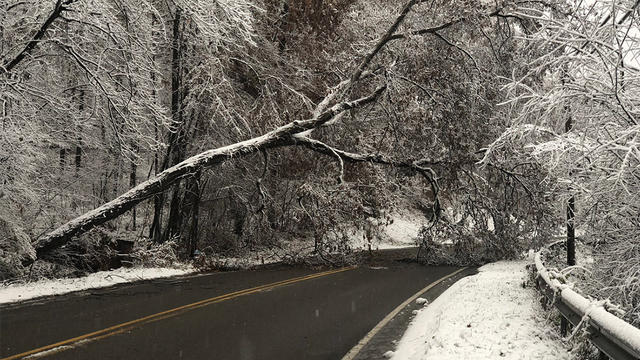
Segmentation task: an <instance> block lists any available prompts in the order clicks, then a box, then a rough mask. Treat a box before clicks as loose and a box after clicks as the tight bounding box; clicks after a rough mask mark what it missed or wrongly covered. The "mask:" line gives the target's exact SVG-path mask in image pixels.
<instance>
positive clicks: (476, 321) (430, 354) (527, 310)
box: [387, 261, 571, 360]
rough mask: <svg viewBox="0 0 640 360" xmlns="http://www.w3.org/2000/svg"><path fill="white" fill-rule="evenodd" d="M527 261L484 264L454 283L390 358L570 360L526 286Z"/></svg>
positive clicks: (419, 316) (421, 313) (414, 324)
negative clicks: (468, 275) (470, 274)
mask: <svg viewBox="0 0 640 360" xmlns="http://www.w3.org/2000/svg"><path fill="white" fill-rule="evenodd" d="M526 264H527V262H526V261H501V262H497V263H493V264H489V265H485V266H483V267H481V268H480V273H479V274H478V275H475V276H470V277H466V278H463V279H461V280H460V281H458V282H457V283H455V284H454V285H453V286H451V287H450V288H449V289H448V290H447V291H445V292H444V293H443V294H442V295H440V296H439V297H438V298H437V299H436V300H435V301H434V302H433V303H431V304H428V305H426V306H425V307H424V308H423V309H421V310H420V311H419V312H418V314H417V315H416V317H415V318H414V320H413V321H412V323H411V325H410V326H409V328H408V329H407V331H406V332H405V334H404V336H403V337H402V339H401V340H400V342H399V344H398V347H397V349H396V350H395V352H394V353H393V355H392V359H395V360H422V359H438V360H448V359H452V360H453V359H455V360H458V359H522V360H526V359H554V360H555V359H570V358H571V357H570V354H569V353H568V351H567V349H565V348H564V347H563V344H562V342H561V341H560V339H559V336H558V335H556V334H557V329H552V328H551V327H550V326H549V325H548V321H547V319H546V315H545V313H544V312H543V310H542V308H541V306H540V304H539V303H538V301H537V295H536V293H535V289H532V288H530V287H527V288H523V287H522V283H523V281H524V280H525V278H526V270H525V265H526ZM389 355H391V354H389ZM389 355H387V356H389Z"/></svg>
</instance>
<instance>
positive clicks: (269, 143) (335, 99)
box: [24, 0, 499, 265]
mask: <svg viewBox="0 0 640 360" xmlns="http://www.w3.org/2000/svg"><path fill="white" fill-rule="evenodd" d="M421 2H422V1H421V0H410V1H408V2H407V3H406V4H405V5H404V6H403V8H402V10H401V12H400V14H399V15H398V16H397V17H396V19H395V21H394V22H393V23H392V24H391V26H390V27H389V28H388V29H387V31H386V32H385V33H384V34H383V35H382V36H381V37H380V39H379V40H378V41H377V42H376V44H375V46H374V47H373V48H372V49H371V50H370V51H369V52H368V53H367V54H366V55H365V56H363V60H362V61H361V62H360V63H359V65H358V66H357V68H356V69H355V70H354V71H353V72H352V74H351V75H350V76H349V77H348V78H347V79H346V80H344V81H342V82H340V83H339V84H338V85H337V86H335V87H334V88H333V89H331V91H329V92H328V95H326V96H325V97H324V99H323V100H322V101H320V102H319V103H318V105H317V106H316V107H315V109H314V110H313V111H311V114H312V115H311V117H310V118H309V119H306V120H296V121H293V122H290V123H288V124H286V125H283V126H280V127H278V128H276V129H275V130H272V131H270V132H268V133H266V134H263V135H261V136H257V137H254V138H251V139H248V140H245V141H241V142H238V143H234V144H231V145H227V146H224V147H221V148H216V149H212V150H208V151H205V152H202V153H200V154H198V155H195V156H193V157H191V158H188V159H187V160H185V161H182V162H181V163H179V164H177V165H175V166H173V167H171V168H169V169H167V170H165V171H163V172H161V173H159V174H158V175H157V176H156V177H154V178H152V179H150V180H148V181H146V182H143V183H141V184H139V185H138V186H136V187H134V188H132V189H130V190H128V191H127V192H125V193H124V194H122V195H120V196H118V197H117V198H115V199H114V200H112V201H109V202H107V203H105V204H103V205H102V206H100V207H98V208H96V209H94V210H91V211H89V212H87V213H85V214H83V215H81V216H79V217H77V218H75V219H73V220H71V221H69V222H67V223H66V224H63V225H62V226H60V227H58V228H57V229H55V230H53V231H51V232H50V233H48V234H46V235H44V236H42V237H41V238H40V239H38V240H37V243H36V246H35V248H36V253H37V258H45V257H46V256H47V254H49V253H50V252H51V251H52V250H55V249H57V248H60V247H62V246H64V245H65V244H67V243H68V242H69V241H70V240H71V239H73V238H74V237H75V236H78V235H81V234H83V233H85V232H87V231H89V230H90V229H92V228H94V227H96V226H98V225H100V224H103V223H105V222H108V221H110V220H112V219H115V218H117V217H118V216H120V215H122V214H124V213H125V212H127V211H128V210H130V209H132V208H133V207H135V206H136V205H137V204H139V203H140V202H142V201H144V200H147V199H149V198H151V197H152V196H154V195H156V194H158V193H160V192H163V191H165V190H167V189H168V188H169V187H170V186H171V185H173V184H175V183H176V182H178V181H179V180H180V179H182V178H184V177H188V176H191V175H193V174H196V173H197V172H199V171H200V170H202V169H203V168H208V167H213V166H216V165H219V164H221V163H223V162H224V161H226V160H231V159H233V158H235V157H242V156H246V155H249V154H253V153H256V152H258V151H265V150H267V149H273V148H277V147H284V146H305V147H307V148H309V149H311V150H313V151H316V152H319V153H322V154H326V155H328V156H333V157H335V158H337V159H338V160H339V161H340V163H341V164H342V163H343V162H344V161H348V162H369V163H376V164H381V165H387V166H392V167H399V168H405V169H410V170H412V171H415V172H418V173H420V174H421V175H422V176H424V178H425V179H426V180H427V181H428V182H429V184H430V186H431V192H432V195H433V196H434V201H435V203H434V210H435V211H434V216H437V214H438V213H439V211H438V210H439V202H438V199H437V194H438V185H437V181H436V176H435V172H434V171H433V170H431V169H430V168H428V167H425V165H429V162H428V161H425V160H423V159H418V160H416V161H397V160H393V159H390V158H387V157H385V156H382V155H380V154H358V153H352V152H347V151H343V150H339V149H336V148H334V147H332V146H330V145H327V144H324V143H322V142H320V141H318V140H314V139H312V138H311V137H310V134H311V132H312V131H313V130H314V129H317V128H320V127H322V126H324V125H328V124H331V123H334V122H336V121H337V120H338V119H339V118H340V117H341V116H342V115H343V114H344V113H345V112H346V111H348V110H354V109H358V108H361V107H363V106H365V105H367V104H371V103H374V102H375V101H376V100H377V99H378V98H379V97H380V96H381V94H382V93H383V92H384V91H385V89H386V85H381V86H378V87H377V88H376V89H375V90H374V91H372V92H371V93H370V94H368V95H366V96H363V97H359V98H357V99H355V100H350V101H343V100H341V99H345V98H349V97H350V96H352V95H353V93H355V87H356V86H357V85H360V83H361V82H362V80H363V79H368V78H371V77H373V76H375V75H378V73H379V72H383V71H384V69H378V70H376V71H367V68H368V67H369V65H370V64H371V62H372V60H373V59H374V58H375V57H376V55H377V54H378V53H379V52H380V51H381V50H382V49H383V48H384V47H385V46H386V45H387V44H388V43H390V42H391V41H392V40H396V39H401V38H406V37H408V36H407V34H397V33H396V31H397V30H398V28H399V26H400V25H401V24H402V23H403V22H404V20H405V18H406V17H407V15H408V14H409V12H410V10H411V9H412V7H413V6H415V5H416V4H419V3H421ZM498 12H499V11H494V12H493V13H491V14H489V16H495V15H496V14H498ZM464 21H465V19H464V18H459V19H456V20H453V21H449V22H447V23H444V24H442V25H438V26H434V27H433V28H428V29H422V30H418V31H416V32H412V33H411V34H410V35H422V34H435V35H437V31H440V30H442V29H445V28H448V27H450V26H453V25H455V24H458V23H461V22H464ZM28 50H29V51H31V50H33V48H29V49H28ZM360 88H364V86H359V87H358V92H361V91H363V90H362V89H360ZM341 177H342V176H341ZM32 262H33V260H27V261H25V263H24V265H29V264H30V263H32Z"/></svg>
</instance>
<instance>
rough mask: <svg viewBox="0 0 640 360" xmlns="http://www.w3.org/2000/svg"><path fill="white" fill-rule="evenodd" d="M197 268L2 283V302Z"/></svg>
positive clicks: (124, 270)
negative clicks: (4, 284)
mask: <svg viewBox="0 0 640 360" xmlns="http://www.w3.org/2000/svg"><path fill="white" fill-rule="evenodd" d="M195 271H196V270H195V269H194V268H193V267H184V268H180V269H174V268H119V269H116V270H111V271H100V272H97V273H93V274H90V275H87V276H84V277H79V278H69V279H56V280H40V281H34V282H29V283H24V284H12V285H8V286H0V304H4V303H11V302H16V301H23V300H28V299H33V298H37V297H41V296H49V295H60V294H66V293H69V292H73V291H79V290H87V289H94V288H101V287H107V286H111V285H115V284H120V283H125V282H132V281H137V280H149V279H156V278H164V277H170V276H178V275H185V274H190V273H193V272H195Z"/></svg>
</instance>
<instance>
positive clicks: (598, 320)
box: [535, 251, 640, 360]
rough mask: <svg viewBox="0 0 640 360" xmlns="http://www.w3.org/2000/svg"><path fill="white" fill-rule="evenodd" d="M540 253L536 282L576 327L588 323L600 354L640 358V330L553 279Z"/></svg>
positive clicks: (618, 359)
mask: <svg viewBox="0 0 640 360" xmlns="http://www.w3.org/2000/svg"><path fill="white" fill-rule="evenodd" d="M541 252H542V251H540V252H538V253H537V254H536V256H535V263H536V270H537V272H538V276H537V277H536V285H537V287H538V289H539V290H540V291H541V292H542V293H543V294H544V295H545V296H546V297H547V299H548V300H549V301H550V302H551V303H553V304H554V305H555V307H556V308H557V309H558V310H559V311H560V314H562V316H563V317H564V318H565V319H567V321H569V322H570V323H571V324H573V325H574V326H577V325H578V324H580V322H581V321H582V322H583V323H584V324H587V326H588V334H589V340H590V341H591V343H593V344H594V345H595V346H596V347H597V348H598V349H600V351H601V354H605V355H606V356H608V357H609V358H611V359H614V360H627V359H630V360H632V359H635V360H638V359H640V329H638V328H636V327H634V326H633V325H631V324H629V323H627V322H625V321H624V320H622V319H620V318H619V317H617V316H615V315H613V314H611V313H610V312H608V311H607V310H605V309H604V308H603V307H602V306H601V305H599V304H597V303H596V302H594V301H590V300H588V299H585V298H584V297H583V296H582V295H580V294H578V293H577V292H575V291H573V290H572V289H570V288H569V287H568V286H567V285H565V284H562V283H561V282H560V281H558V280H557V279H555V278H553V277H552V276H551V274H549V271H548V270H547V269H546V268H545V267H544V265H543V264H542V260H541Z"/></svg>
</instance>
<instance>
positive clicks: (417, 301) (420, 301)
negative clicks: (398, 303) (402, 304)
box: [416, 298, 428, 305]
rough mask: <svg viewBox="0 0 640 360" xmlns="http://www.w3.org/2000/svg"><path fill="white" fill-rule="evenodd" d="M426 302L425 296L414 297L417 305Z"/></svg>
mask: <svg viewBox="0 0 640 360" xmlns="http://www.w3.org/2000/svg"><path fill="white" fill-rule="evenodd" d="M426 303H428V301H427V299H425V298H417V299H416V304H418V305H425V304H426Z"/></svg>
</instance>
